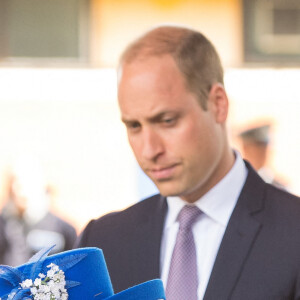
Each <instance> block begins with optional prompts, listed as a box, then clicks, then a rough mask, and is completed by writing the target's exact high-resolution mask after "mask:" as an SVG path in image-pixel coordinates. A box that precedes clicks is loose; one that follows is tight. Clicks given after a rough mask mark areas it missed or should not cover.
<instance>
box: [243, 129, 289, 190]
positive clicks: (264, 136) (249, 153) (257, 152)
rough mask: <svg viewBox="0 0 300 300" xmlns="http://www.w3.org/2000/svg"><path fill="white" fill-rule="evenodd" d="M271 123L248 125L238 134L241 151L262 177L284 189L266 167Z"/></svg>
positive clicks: (281, 182)
mask: <svg viewBox="0 0 300 300" xmlns="http://www.w3.org/2000/svg"><path fill="white" fill-rule="evenodd" d="M270 130H271V124H264V125H257V126H249V127H248V128H247V129H245V130H243V131H241V132H240V133H239V134H238V138H239V140H240V141H241V152H242V156H243V158H244V159H246V160H247V161H249V162H250V163H251V165H252V166H253V167H254V169H255V170H256V171H257V173H258V174H259V175H260V176H261V177H262V179H263V180H264V181H265V182H267V183H271V184H273V185H275V186H277V187H279V188H282V189H285V188H286V184H284V182H283V180H280V179H279V178H278V175H276V174H275V173H274V171H273V170H271V169H270V168H269V167H268V160H269V155H270V142H271V133H270Z"/></svg>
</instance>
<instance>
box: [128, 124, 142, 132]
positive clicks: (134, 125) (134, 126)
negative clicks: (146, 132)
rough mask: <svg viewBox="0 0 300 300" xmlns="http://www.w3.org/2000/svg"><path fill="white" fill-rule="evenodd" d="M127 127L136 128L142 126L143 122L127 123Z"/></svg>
mask: <svg viewBox="0 0 300 300" xmlns="http://www.w3.org/2000/svg"><path fill="white" fill-rule="evenodd" d="M126 127H127V129H129V130H135V129H138V128H140V127H141V124H140V123H138V122H132V123H128V124H126Z"/></svg>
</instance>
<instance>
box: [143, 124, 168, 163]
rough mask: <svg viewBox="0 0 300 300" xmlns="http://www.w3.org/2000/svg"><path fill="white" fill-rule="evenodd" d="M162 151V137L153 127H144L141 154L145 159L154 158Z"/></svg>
mask: <svg viewBox="0 0 300 300" xmlns="http://www.w3.org/2000/svg"><path fill="white" fill-rule="evenodd" d="M163 152H164V143H163V139H162V137H161V136H160V135H159V134H158V133H157V132H156V131H155V130H153V129H144V132H143V140H142V155H143V157H144V158H145V159H147V160H156V159H157V158H158V157H159V156H160V155H161V154H162V153H163Z"/></svg>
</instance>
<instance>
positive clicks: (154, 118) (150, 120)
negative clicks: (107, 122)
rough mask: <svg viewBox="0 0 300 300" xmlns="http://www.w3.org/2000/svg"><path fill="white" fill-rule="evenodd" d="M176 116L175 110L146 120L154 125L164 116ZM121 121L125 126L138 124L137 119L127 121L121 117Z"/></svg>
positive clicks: (162, 112)
mask: <svg viewBox="0 0 300 300" xmlns="http://www.w3.org/2000/svg"><path fill="white" fill-rule="evenodd" d="M177 114H178V111H175V110H164V111H161V112H159V113H157V114H155V115H153V116H150V117H147V118H146V120H147V121H148V122H150V123H155V122H158V121H160V120H161V119H162V118H163V117H165V116H166V115H177ZM121 121H122V122H123V123H125V124H127V123H135V122H139V121H138V120H137V119H127V118H126V117H122V118H121Z"/></svg>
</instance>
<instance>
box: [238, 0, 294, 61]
mask: <svg viewBox="0 0 300 300" xmlns="http://www.w3.org/2000/svg"><path fill="white" fill-rule="evenodd" d="M244 46H245V47H244V54H245V61H246V62H262V61H263V62H272V63H281V64H298V65H299V64H300V1H299V0H244Z"/></svg>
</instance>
